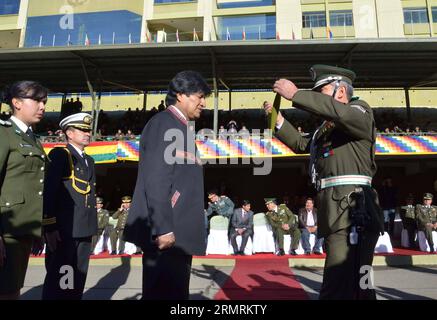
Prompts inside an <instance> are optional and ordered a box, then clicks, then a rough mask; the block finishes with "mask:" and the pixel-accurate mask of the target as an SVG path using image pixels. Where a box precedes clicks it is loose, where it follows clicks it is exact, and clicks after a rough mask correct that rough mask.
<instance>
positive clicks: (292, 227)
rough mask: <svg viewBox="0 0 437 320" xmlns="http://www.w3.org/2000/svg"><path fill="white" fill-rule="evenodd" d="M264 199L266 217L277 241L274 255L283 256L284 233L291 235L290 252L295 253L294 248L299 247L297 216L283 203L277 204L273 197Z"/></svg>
mask: <svg viewBox="0 0 437 320" xmlns="http://www.w3.org/2000/svg"><path fill="white" fill-rule="evenodd" d="M264 200H265V204H266V207H267V210H268V212H267V213H266V218H267V221H268V222H269V223H270V225H271V226H272V231H273V235H274V236H275V239H276V241H277V243H278V251H277V253H276V255H278V256H283V255H284V254H285V252H284V235H286V234H289V235H290V236H291V237H292V241H291V246H290V254H291V255H294V256H295V255H297V253H296V250H297V249H298V247H299V241H300V230H299V221H298V217H297V216H296V215H294V214H293V212H291V210H290V209H289V208H288V207H287V206H286V205H285V204H281V205H279V206H278V205H277V204H276V199H275V198H266V199H264Z"/></svg>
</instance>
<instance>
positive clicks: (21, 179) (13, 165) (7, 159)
mask: <svg viewBox="0 0 437 320" xmlns="http://www.w3.org/2000/svg"><path fill="white" fill-rule="evenodd" d="M46 161H47V157H46V154H45V152H44V149H43V147H42V145H41V143H40V142H39V141H36V142H34V141H33V140H32V139H31V138H30V137H29V136H27V135H26V134H25V133H24V132H22V131H21V130H20V129H19V128H18V127H17V126H16V124H15V123H14V122H13V121H11V122H6V121H0V234H3V235H4V236H6V237H7V236H14V237H19V236H25V235H32V236H37V237H41V222H42V205H43V187H44V174H45V166H46Z"/></svg>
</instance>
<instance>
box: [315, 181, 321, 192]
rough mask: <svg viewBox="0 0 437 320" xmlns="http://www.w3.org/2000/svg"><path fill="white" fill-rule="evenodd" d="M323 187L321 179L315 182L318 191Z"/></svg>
mask: <svg viewBox="0 0 437 320" xmlns="http://www.w3.org/2000/svg"><path fill="white" fill-rule="evenodd" d="M321 186H322V181H321V180H320V179H317V180H316V182H315V187H316V190H317V191H320V190H321Z"/></svg>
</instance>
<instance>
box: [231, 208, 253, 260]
mask: <svg viewBox="0 0 437 320" xmlns="http://www.w3.org/2000/svg"><path fill="white" fill-rule="evenodd" d="M237 236H241V245H240V248H238V245H237ZM252 236H253V212H252V211H251V210H250V202H249V201H248V200H243V203H242V205H241V208H238V209H235V210H234V214H233V215H232V220H231V229H230V239H231V244H232V248H233V249H234V254H235V255H242V256H244V249H245V248H246V244H247V241H248V240H249V237H252Z"/></svg>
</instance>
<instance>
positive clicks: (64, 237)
mask: <svg viewBox="0 0 437 320" xmlns="http://www.w3.org/2000/svg"><path fill="white" fill-rule="evenodd" d="M91 123H92V117H91V116H90V115H89V114H87V113H78V114H73V115H71V116H68V117H67V118H65V119H64V120H62V121H61V123H60V124H59V126H60V127H61V129H62V130H63V131H64V133H65V136H66V137H67V142H68V144H67V146H66V147H65V148H54V149H53V150H52V151H50V153H49V159H50V165H49V168H48V171H47V176H46V181H45V188H44V208H43V225H44V233H45V238H46V242H47V247H48V250H47V254H46V260H45V262H46V269H47V275H46V278H45V280H44V286H43V294H42V298H43V299H44V300H56V299H62V300H80V299H81V298H82V294H83V289H84V287H85V281H86V276H87V272H88V264H89V256H90V253H91V240H92V236H93V235H96V234H97V210H96V175H95V171H94V160H93V158H91V157H90V156H89V155H87V154H85V153H84V149H85V147H86V146H87V145H89V143H90V139H91Z"/></svg>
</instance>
